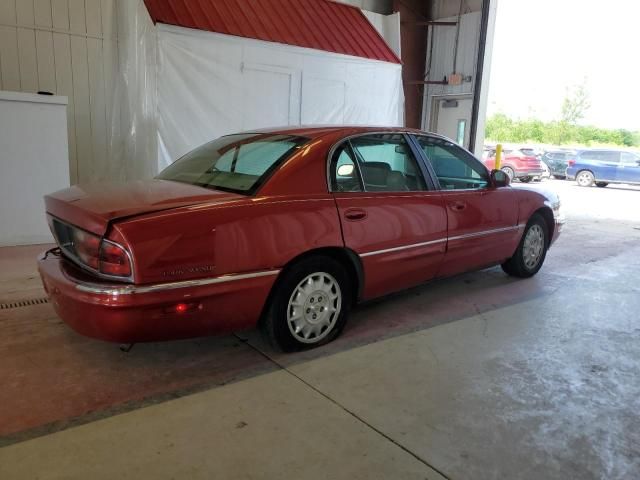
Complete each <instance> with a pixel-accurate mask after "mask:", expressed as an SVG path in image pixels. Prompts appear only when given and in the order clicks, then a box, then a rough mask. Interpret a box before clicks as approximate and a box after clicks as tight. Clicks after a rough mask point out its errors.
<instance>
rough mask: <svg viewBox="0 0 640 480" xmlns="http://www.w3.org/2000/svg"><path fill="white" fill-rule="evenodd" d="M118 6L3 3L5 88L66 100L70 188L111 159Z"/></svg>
mask: <svg viewBox="0 0 640 480" xmlns="http://www.w3.org/2000/svg"><path fill="white" fill-rule="evenodd" d="M116 1H117V0H0V89H2V90H13V91H22V92H37V91H43V90H44V91H49V92H53V93H55V94H57V95H66V96H68V97H69V110H68V127H69V128H68V130H69V157H70V173H71V181H72V182H73V183H76V182H78V181H82V180H83V178H84V179H87V178H91V172H92V171H93V170H94V168H95V167H96V166H98V165H102V164H104V162H106V161H107V159H108V158H110V136H111V135H110V125H111V122H112V120H113V119H112V116H113V112H114V109H113V104H114V102H113V92H114V88H113V82H114V81H115V78H116V74H117V69H118V51H117V40H116V32H117V25H116V17H117V15H116Z"/></svg>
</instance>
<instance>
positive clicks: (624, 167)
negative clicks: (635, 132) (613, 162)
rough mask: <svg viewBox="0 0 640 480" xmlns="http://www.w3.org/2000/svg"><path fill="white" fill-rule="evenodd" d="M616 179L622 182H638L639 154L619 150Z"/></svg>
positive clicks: (639, 173)
mask: <svg viewBox="0 0 640 480" xmlns="http://www.w3.org/2000/svg"><path fill="white" fill-rule="evenodd" d="M616 181H618V182H622V183H640V155H637V154H635V153H632V152H620V164H619V165H618V169H617V173H616Z"/></svg>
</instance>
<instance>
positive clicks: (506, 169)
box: [500, 167, 515, 180]
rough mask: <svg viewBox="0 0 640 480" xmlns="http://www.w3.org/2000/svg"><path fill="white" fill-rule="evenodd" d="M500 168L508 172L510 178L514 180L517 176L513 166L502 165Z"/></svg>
mask: <svg viewBox="0 0 640 480" xmlns="http://www.w3.org/2000/svg"><path fill="white" fill-rule="evenodd" d="M500 170H502V171H503V172H504V173H506V174H507V177H509V180H513V177H515V172H514V171H513V168H511V167H502V168H501V169H500Z"/></svg>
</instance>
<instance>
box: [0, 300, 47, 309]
mask: <svg viewBox="0 0 640 480" xmlns="http://www.w3.org/2000/svg"><path fill="white" fill-rule="evenodd" d="M45 303H49V299H48V298H46V297H44V298H32V299H30V300H20V301H19V302H11V303H0V310H9V309H12V308H20V307H30V306H31V305H42V304H45Z"/></svg>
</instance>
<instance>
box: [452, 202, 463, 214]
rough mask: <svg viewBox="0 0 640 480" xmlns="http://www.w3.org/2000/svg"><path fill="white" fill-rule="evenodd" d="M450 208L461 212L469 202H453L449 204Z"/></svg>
mask: <svg viewBox="0 0 640 480" xmlns="http://www.w3.org/2000/svg"><path fill="white" fill-rule="evenodd" d="M449 208H450V209H451V210H453V211H454V212H461V211H462V210H464V209H465V208H467V202H451V203H450V204H449Z"/></svg>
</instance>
